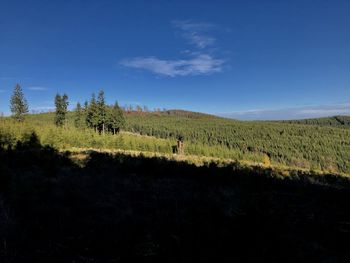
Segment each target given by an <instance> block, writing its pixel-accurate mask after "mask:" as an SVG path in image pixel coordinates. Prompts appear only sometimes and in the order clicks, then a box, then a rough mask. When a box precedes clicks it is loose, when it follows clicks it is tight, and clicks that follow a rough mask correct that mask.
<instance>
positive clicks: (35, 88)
mask: <svg viewBox="0 0 350 263" xmlns="http://www.w3.org/2000/svg"><path fill="white" fill-rule="evenodd" d="M27 89H28V90H32V91H46V90H47V88H46V87H40V86H34V87H28V88H27Z"/></svg>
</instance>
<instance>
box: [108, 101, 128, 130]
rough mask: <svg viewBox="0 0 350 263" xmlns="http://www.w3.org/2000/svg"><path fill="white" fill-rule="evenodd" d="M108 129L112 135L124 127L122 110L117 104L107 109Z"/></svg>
mask: <svg viewBox="0 0 350 263" xmlns="http://www.w3.org/2000/svg"><path fill="white" fill-rule="evenodd" d="M107 119H108V120H107V123H108V129H109V130H111V131H112V133H113V134H116V133H118V132H119V131H120V130H121V129H123V128H124V127H125V117H124V113H123V110H122V109H121V108H120V107H119V105H118V102H116V103H115V104H114V105H113V107H111V108H109V109H108V118H107Z"/></svg>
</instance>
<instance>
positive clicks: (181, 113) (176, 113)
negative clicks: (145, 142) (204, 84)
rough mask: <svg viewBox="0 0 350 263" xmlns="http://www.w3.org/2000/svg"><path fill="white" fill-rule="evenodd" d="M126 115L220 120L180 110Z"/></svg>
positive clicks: (204, 114) (128, 113)
mask: <svg viewBox="0 0 350 263" xmlns="http://www.w3.org/2000/svg"><path fill="white" fill-rule="evenodd" d="M125 113H126V115H132V116H135V115H140V116H142V115H143V116H145V115H158V116H177V117H184V118H189V119H220V118H221V117H218V116H215V115H211V114H207V113H202V112H194V111H187V110H180V109H171V110H163V111H152V112H144V111H141V112H138V111H131V112H128V111H126V112H125Z"/></svg>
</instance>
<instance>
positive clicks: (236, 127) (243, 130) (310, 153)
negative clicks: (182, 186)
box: [1, 110, 350, 173]
mask: <svg viewBox="0 0 350 263" xmlns="http://www.w3.org/2000/svg"><path fill="white" fill-rule="evenodd" d="M74 118H75V113H73V112H68V113H67V120H66V125H65V126H64V127H62V128H60V127H55V126H54V125H53V123H54V113H42V114H30V115H28V116H27V117H26V122H25V123H20V124H18V123H14V122H13V121H12V120H10V119H3V120H2V123H1V133H2V134H5V133H6V134H11V135H7V136H8V137H10V138H12V139H11V140H12V142H13V143H14V142H15V141H16V140H18V139H20V138H22V137H23V136H24V134H28V133H30V131H35V132H36V133H37V134H38V136H39V138H40V141H41V143H43V144H46V145H50V146H53V147H56V148H58V149H69V148H72V147H78V148H97V149H124V150H137V151H150V152H152V151H153V152H159V153H166V154H171V153H172V152H173V149H172V146H174V145H176V140H177V138H179V137H183V138H184V142H185V154H186V155H201V156H211V157H218V158H229V159H233V160H245V161H250V162H253V163H263V164H265V165H270V164H271V165H273V166H289V167H295V168H300V169H307V170H316V171H326V172H341V173H350V139H349V138H350V130H348V129H340V128H338V127H321V126H318V127H314V126H310V125H300V124H291V123H277V122H244V121H235V120H230V119H225V118H219V117H215V116H212V115H206V114H200V113H192V112H188V111H179V110H170V111H159V112H136V111H131V112H125V118H126V124H125V128H124V132H121V133H119V134H117V135H113V134H110V133H109V134H105V135H102V136H101V135H99V134H98V133H96V132H94V130H93V129H88V128H76V127H75V125H74ZM18 126H20V127H18ZM139 135H142V136H139Z"/></svg>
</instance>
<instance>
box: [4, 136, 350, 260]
mask: <svg viewBox="0 0 350 263" xmlns="http://www.w3.org/2000/svg"><path fill="white" fill-rule="evenodd" d="M0 160H1V162H0V181H1V184H0V185H1V188H0V222H1V224H0V239H1V243H0V259H1V260H0V261H1V262H131V261H135V260H136V261H137V262H215V261H218V262H235V261H238V262H251V260H255V261H256V260H258V261H259V262H311V261H313V262H315V261H317V262H348V261H349V260H350V253H349V250H348V245H347V244H348V242H349V241H350V234H349V233H350V227H349V222H350V213H349V209H348V200H349V198H350V191H349V189H350V183H349V181H348V180H347V179H346V178H342V177H339V176H335V175H331V174H329V175H324V176H319V175H312V174H305V173H302V172H295V173H294V174H292V175H291V176H290V177H287V178H285V177H280V176H278V174H276V173H275V172H274V171H272V170H270V169H264V168H256V169H255V170H254V169H250V168H244V167H240V166H239V165H234V164H231V165H228V166H224V167H218V166H217V165H216V164H214V163H208V164H207V165H204V166H202V167H196V166H195V165H191V164H188V163H186V162H175V161H169V160H166V159H163V158H146V157H142V156H140V157H132V156H127V155H124V154H102V153H96V152H90V153H87V156H84V158H79V156H72V155H71V154H70V153H65V154H61V153H58V152H57V151H56V150H55V149H53V148H51V147H44V146H41V144H40V143H39V141H38V138H37V136H36V135H35V134H34V133H33V134H31V135H29V136H27V138H26V139H25V140H24V141H22V142H20V143H17V145H15V146H14V147H11V148H7V149H4V148H2V149H1V151H0ZM279 178H284V179H283V180H282V179H279Z"/></svg>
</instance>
